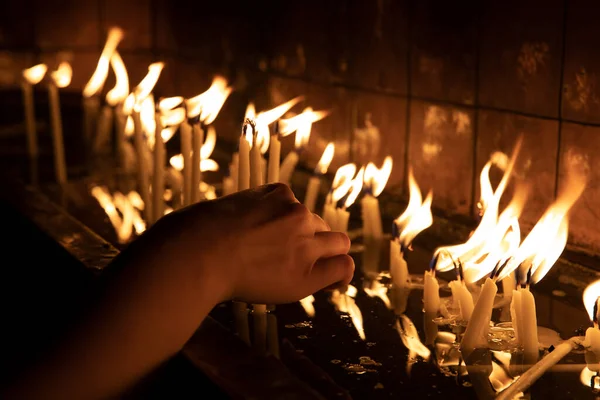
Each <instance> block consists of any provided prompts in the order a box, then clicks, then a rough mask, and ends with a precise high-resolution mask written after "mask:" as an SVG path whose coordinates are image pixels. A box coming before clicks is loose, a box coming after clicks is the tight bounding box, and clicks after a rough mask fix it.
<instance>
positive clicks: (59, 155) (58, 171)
mask: <svg viewBox="0 0 600 400" xmlns="http://www.w3.org/2000/svg"><path fill="white" fill-rule="evenodd" d="M48 96H49V99H50V119H51V125H52V144H53V148H54V174H55V176H56V183H58V184H60V185H63V184H65V183H66V182H67V165H66V161H65V146H64V142H63V127H62V117H61V114H60V98H59V94H58V87H57V86H56V84H55V83H50V84H49V85H48Z"/></svg>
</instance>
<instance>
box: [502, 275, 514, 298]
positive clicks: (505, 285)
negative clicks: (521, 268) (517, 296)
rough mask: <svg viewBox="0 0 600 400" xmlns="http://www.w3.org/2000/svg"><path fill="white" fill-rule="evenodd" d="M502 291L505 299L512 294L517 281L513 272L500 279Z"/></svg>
mask: <svg viewBox="0 0 600 400" xmlns="http://www.w3.org/2000/svg"><path fill="white" fill-rule="evenodd" d="M501 282H502V292H503V293H504V298H505V299H510V298H511V297H512V295H513V291H514V289H515V287H516V286H517V281H516V280H515V274H514V272H513V273H510V274H508V275H507V276H506V277H504V279H502V281H501Z"/></svg>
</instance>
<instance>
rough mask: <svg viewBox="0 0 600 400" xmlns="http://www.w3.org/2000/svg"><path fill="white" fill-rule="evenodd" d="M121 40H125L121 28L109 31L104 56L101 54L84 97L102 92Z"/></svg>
mask: <svg viewBox="0 0 600 400" xmlns="http://www.w3.org/2000/svg"><path fill="white" fill-rule="evenodd" d="M121 39H123V30H122V29H121V28H116V27H115V28H111V29H110V31H108V37H107V38H106V43H105V44H104V49H103V50H102V54H100V59H99V60H98V65H97V66H96V70H95V71H94V73H93V74H92V77H91V78H90V80H89V82H88V83H87V84H86V85H85V87H84V88H83V97H92V96H93V95H95V94H97V93H98V92H99V91H101V90H102V87H103V86H104V82H105V81H106V77H107V76H108V66H109V63H110V59H111V57H112V55H113V53H114V52H115V50H116V49H117V46H118V45H119V42H120V41H121Z"/></svg>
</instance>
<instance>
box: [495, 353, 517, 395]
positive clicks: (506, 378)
mask: <svg viewBox="0 0 600 400" xmlns="http://www.w3.org/2000/svg"><path fill="white" fill-rule="evenodd" d="M492 354H493V355H494V359H493V360H492V372H491V373H490V376H489V378H488V379H489V380H490V383H491V385H492V387H493V388H494V390H495V391H496V392H501V391H503V390H504V389H506V388H507V387H509V386H510V385H511V384H512V383H513V382H514V381H515V380H516V378H513V377H512V376H510V374H509V373H508V369H509V367H510V360H511V358H512V355H511V353H508V352H501V351H493V350H492Z"/></svg>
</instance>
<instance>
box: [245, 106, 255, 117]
mask: <svg viewBox="0 0 600 400" xmlns="http://www.w3.org/2000/svg"><path fill="white" fill-rule="evenodd" d="M244 119H252V120H255V119H256V107H254V103H248V106H246V113H245V114H244Z"/></svg>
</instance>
